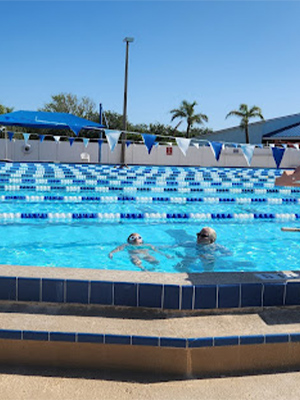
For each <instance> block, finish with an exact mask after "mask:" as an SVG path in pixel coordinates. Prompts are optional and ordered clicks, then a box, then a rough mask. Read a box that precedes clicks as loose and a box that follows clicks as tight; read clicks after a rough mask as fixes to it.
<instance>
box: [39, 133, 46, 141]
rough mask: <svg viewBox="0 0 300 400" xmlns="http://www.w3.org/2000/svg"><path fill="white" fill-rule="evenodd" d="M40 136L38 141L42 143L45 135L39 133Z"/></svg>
mask: <svg viewBox="0 0 300 400" xmlns="http://www.w3.org/2000/svg"><path fill="white" fill-rule="evenodd" d="M39 138H40V142H41V143H42V141H43V140H44V139H45V135H39Z"/></svg>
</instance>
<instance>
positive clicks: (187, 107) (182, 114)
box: [170, 100, 208, 138]
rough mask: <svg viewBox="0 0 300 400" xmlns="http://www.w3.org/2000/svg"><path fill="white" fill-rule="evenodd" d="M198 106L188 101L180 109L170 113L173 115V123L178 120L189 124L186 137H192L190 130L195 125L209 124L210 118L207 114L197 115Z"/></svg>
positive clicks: (194, 102) (183, 102)
mask: <svg viewBox="0 0 300 400" xmlns="http://www.w3.org/2000/svg"><path fill="white" fill-rule="evenodd" d="M196 105H197V102H196V101H193V102H192V103H189V102H188V101H186V100H183V101H182V102H181V105H180V106H179V108H174V109H173V110H171V111H170V113H171V114H173V115H172V118H171V121H174V119H176V118H180V119H181V120H182V119H185V120H186V123H187V129H186V137H187V138H188V137H189V136H190V130H191V128H192V127H193V125H194V124H203V121H205V122H208V117H207V115H205V114H201V113H199V114H195V106H196Z"/></svg>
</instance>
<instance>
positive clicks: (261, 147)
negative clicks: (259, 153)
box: [256, 144, 264, 149]
mask: <svg viewBox="0 0 300 400" xmlns="http://www.w3.org/2000/svg"><path fill="white" fill-rule="evenodd" d="M256 147H258V148H260V149H263V148H264V145H263V144H257V145H256Z"/></svg>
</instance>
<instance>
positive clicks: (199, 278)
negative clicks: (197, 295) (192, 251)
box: [0, 265, 300, 285]
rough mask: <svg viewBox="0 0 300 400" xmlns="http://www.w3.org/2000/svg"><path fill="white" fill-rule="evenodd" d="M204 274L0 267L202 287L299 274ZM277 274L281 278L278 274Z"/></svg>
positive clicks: (4, 271) (31, 273)
mask: <svg viewBox="0 0 300 400" xmlns="http://www.w3.org/2000/svg"><path fill="white" fill-rule="evenodd" d="M290 273H291V271H286V270H282V271H273V272H259V271H257V272H203V273H189V274H188V273H176V274H171V273H160V272H149V271H136V272H135V271H121V270H105V269H97V270H96V269H82V268H56V267H38V266H37V267H36V266H30V267H28V266H16V265H0V276H7V277H15V276H17V277H25V278H49V279H76V280H77V279H78V280H97V281H115V282H134V283H154V284H163V285H202V284H203V285H205V284H214V285H219V284H239V283H262V282H273V281H276V282H300V272H299V271H295V272H294V273H292V274H293V275H291V276H289V274H290ZM278 274H280V275H278Z"/></svg>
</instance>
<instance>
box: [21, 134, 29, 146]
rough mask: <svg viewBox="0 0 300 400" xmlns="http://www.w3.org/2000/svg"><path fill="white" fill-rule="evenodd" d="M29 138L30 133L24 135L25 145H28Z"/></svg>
mask: <svg viewBox="0 0 300 400" xmlns="http://www.w3.org/2000/svg"><path fill="white" fill-rule="evenodd" d="M29 136H30V133H23V137H24V141H25V144H27V142H28V139H29Z"/></svg>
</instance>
